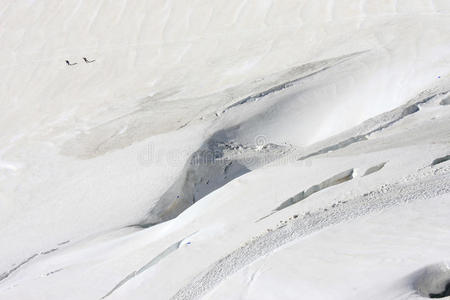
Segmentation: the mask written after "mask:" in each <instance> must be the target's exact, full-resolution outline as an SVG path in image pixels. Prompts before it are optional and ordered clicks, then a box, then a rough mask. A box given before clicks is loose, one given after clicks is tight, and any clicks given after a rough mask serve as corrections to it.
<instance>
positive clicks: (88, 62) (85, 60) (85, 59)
mask: <svg viewBox="0 0 450 300" xmlns="http://www.w3.org/2000/svg"><path fill="white" fill-rule="evenodd" d="M83 60H84V62H85V63H87V64H90V63H92V62H94V61H95V59H93V60H89V59H87V58H86V57H83Z"/></svg>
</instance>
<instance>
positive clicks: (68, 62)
mask: <svg viewBox="0 0 450 300" xmlns="http://www.w3.org/2000/svg"><path fill="white" fill-rule="evenodd" d="M66 64H67V65H68V66H74V65H76V64H77V63H72V64H71V63H70V61H68V60H66Z"/></svg>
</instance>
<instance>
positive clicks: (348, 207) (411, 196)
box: [171, 166, 450, 300]
mask: <svg viewBox="0 0 450 300" xmlns="http://www.w3.org/2000/svg"><path fill="white" fill-rule="evenodd" d="M427 171H428V172H427ZM427 171H423V172H421V173H419V174H417V175H410V176H409V177H406V178H405V179H404V180H402V181H401V182H397V183H394V184H385V185H382V186H381V187H380V188H379V189H378V190H376V191H372V192H369V193H366V194H364V195H362V196H359V197H356V198H353V199H351V200H348V201H344V202H341V203H339V204H338V205H334V206H332V207H328V208H325V209H323V210H321V211H319V212H315V213H311V214H308V213H307V214H306V215H304V216H303V217H299V218H298V219H296V220H295V221H293V222H291V223H289V224H288V225H286V226H284V227H280V228H278V229H275V230H274V231H270V232H268V233H266V234H264V235H262V236H259V237H257V238H256V239H254V240H252V241H251V242H249V243H247V244H246V245H244V246H243V247H241V248H239V249H237V250H235V251H234V252H232V253H230V254H229V255H227V256H226V257H224V258H222V259H220V260H219V261H217V262H216V263H215V264H213V265H212V266H211V267H210V268H209V269H208V270H207V271H205V272H203V273H201V274H199V275H198V276H197V277H196V278H194V280H192V281H191V282H190V283H189V284H188V285H186V286H185V287H184V288H182V289H181V290H179V291H178V292H177V293H176V294H175V295H174V296H173V297H172V298H171V299H172V300H181V299H183V300H187V299H198V298H200V297H201V296H203V295H204V294H205V293H206V292H208V291H210V290H212V289H213V288H214V287H216V286H217V285H218V284H219V283H220V282H221V281H222V280H224V279H225V278H226V277H228V276H230V275H232V274H233V273H235V272H237V271H238V270H240V269H242V268H243V267H245V266H247V265H249V264H251V263H253V262H254V261H256V260H257V259H259V258H261V257H263V256H265V255H269V254H270V253H271V252H273V251H275V250H276V249H277V248H279V247H281V246H283V245H285V244H286V243H288V242H291V241H294V240H296V239H298V238H300V237H304V236H306V235H308V234H311V233H313V232H315V231H318V230H321V229H323V228H325V227H328V226H331V225H335V224H338V223H340V222H344V221H347V220H351V219H354V218H357V217H360V216H363V215H366V214H369V213H374V212H377V211H381V210H384V209H387V208H389V207H392V206H394V205H401V204H405V203H408V202H410V201H414V200H419V199H428V198H432V197H436V196H439V195H443V194H446V193H449V192H450V167H448V166H447V167H445V168H441V169H427Z"/></svg>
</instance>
